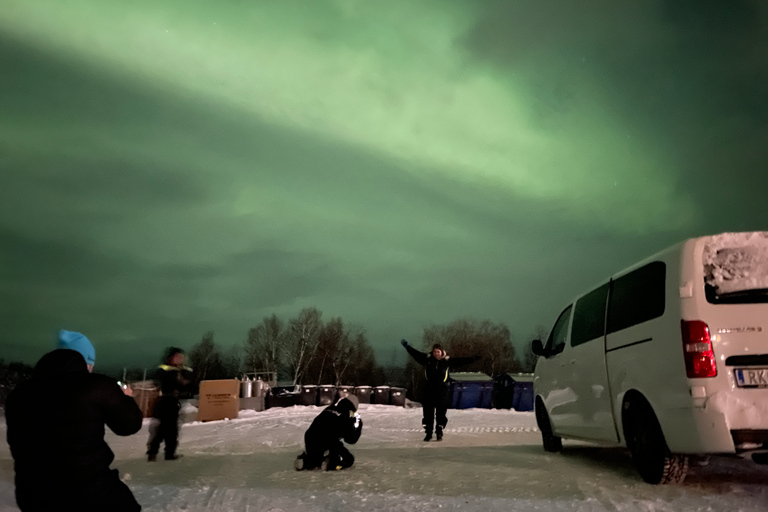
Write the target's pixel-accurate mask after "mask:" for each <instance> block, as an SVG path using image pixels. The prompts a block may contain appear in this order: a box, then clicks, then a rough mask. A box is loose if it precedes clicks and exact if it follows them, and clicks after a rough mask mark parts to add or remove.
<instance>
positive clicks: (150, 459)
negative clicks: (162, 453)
mask: <svg viewBox="0 0 768 512" xmlns="http://www.w3.org/2000/svg"><path fill="white" fill-rule="evenodd" d="M156 460H157V454H156V453H148V454H147V462H155V461H156Z"/></svg>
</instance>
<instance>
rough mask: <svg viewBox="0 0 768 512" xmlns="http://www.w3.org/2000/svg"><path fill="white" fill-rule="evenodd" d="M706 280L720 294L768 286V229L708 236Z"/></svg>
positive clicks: (705, 266) (705, 250) (705, 262)
mask: <svg viewBox="0 0 768 512" xmlns="http://www.w3.org/2000/svg"><path fill="white" fill-rule="evenodd" d="M702 259H703V263H704V275H705V277H704V280H705V281H706V283H707V284H709V285H710V286H713V287H715V288H716V289H717V292H718V293H721V294H722V293H731V292H736V291H741V290H754V289H759V288H768V231H754V232H749V233H723V234H720V235H713V236H710V237H707V238H706V243H705V244H704V252H703V254H702Z"/></svg>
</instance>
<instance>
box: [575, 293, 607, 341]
mask: <svg viewBox="0 0 768 512" xmlns="http://www.w3.org/2000/svg"><path fill="white" fill-rule="evenodd" d="M609 287H610V283H605V284H604V285H603V286H601V287H600V288H597V289H595V290H592V291H591V292H589V293H588V294H586V295H584V296H583V297H582V298H580V299H579V300H578V301H576V310H575V311H574V313H573V327H571V346H572V347H575V346H576V345H581V344H582V343H586V342H588V341H591V340H594V339H596V338H601V337H603V336H605V306H606V303H607V302H608V288H609Z"/></svg>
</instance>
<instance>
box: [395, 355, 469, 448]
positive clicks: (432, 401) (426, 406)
mask: <svg viewBox="0 0 768 512" xmlns="http://www.w3.org/2000/svg"><path fill="white" fill-rule="evenodd" d="M400 343H401V344H402V345H403V346H404V347H405V350H407V351H408V353H409V354H410V355H411V357H413V359H414V360H415V361H416V362H417V363H419V364H420V365H422V366H423V367H424V377H425V379H426V388H425V389H424V396H422V397H421V405H422V409H423V412H424V416H423V418H422V421H421V423H422V425H423V426H424V431H425V432H426V435H425V436H424V441H430V440H431V439H432V428H433V424H435V423H436V424H437V425H436V427H435V434H436V436H437V440H438V441H441V440H442V439H443V429H444V428H445V426H446V425H447V424H448V417H447V416H446V412H447V411H448V404H447V403H446V400H447V397H448V389H449V388H450V383H449V382H448V372H449V370H451V369H453V368H458V367H460V366H464V365H467V364H470V363H473V362H475V361H477V360H478V359H480V356H473V357H450V356H449V355H448V354H446V352H445V350H443V347H442V346H441V345H440V344H438V343H436V344H435V345H433V346H432V352H431V353H430V354H425V353H424V352H421V351H419V350H416V349H415V348H413V347H412V346H410V345H409V344H408V342H407V341H406V340H402V341H400ZM435 412H437V418H435Z"/></svg>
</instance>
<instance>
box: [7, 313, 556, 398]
mask: <svg viewBox="0 0 768 512" xmlns="http://www.w3.org/2000/svg"><path fill="white" fill-rule="evenodd" d="M546 336H547V330H546V329H545V328H544V327H542V326H539V327H537V328H536V330H535V332H534V333H533V335H532V336H530V337H529V338H528V339H527V340H526V343H525V344H524V345H523V350H522V351H521V354H519V357H518V354H517V353H516V351H515V347H514V345H513V343H512V335H511V333H510V330H509V328H508V327H507V326H506V325H504V324H502V323H493V322H490V321H488V320H484V321H478V320H456V321H454V322H451V323H448V324H445V325H430V326H428V327H425V328H424V332H423V334H422V338H421V340H420V341H418V340H412V342H413V344H414V345H415V346H417V347H419V346H420V348H422V349H423V350H424V351H425V352H428V351H429V350H430V349H431V347H432V345H433V344H435V343H440V344H441V345H442V346H443V347H444V348H445V349H446V351H447V352H448V354H450V355H454V356H469V355H479V356H481V359H480V360H479V361H477V362H475V363H473V364H472V365H469V366H467V367H465V368H462V369H461V371H477V372H483V373H486V374H488V375H490V376H491V377H497V376H498V375H500V374H502V373H516V372H532V371H533V369H534V366H535V364H536V356H535V355H533V354H532V353H531V351H530V346H531V343H530V342H531V341H532V340H534V339H540V340H542V341H543V340H545V339H546ZM397 341H398V340H392V344H393V347H395V346H396V347H397V348H393V350H400V348H399V344H397V343H396V342H397ZM394 361H395V358H393V361H392V362H391V363H390V365H389V367H385V366H382V365H379V364H377V362H376V357H375V354H374V351H373V349H372V347H371V345H370V344H369V342H368V338H367V336H366V333H365V329H364V328H363V327H362V326H360V325H357V324H354V323H347V322H344V321H343V320H342V318H341V317H332V318H330V319H329V320H327V321H324V320H323V314H322V312H321V311H320V310H319V309H317V308H316V307H310V308H305V309H303V310H301V311H300V312H299V313H298V314H297V315H296V316H295V317H293V318H289V319H288V320H283V319H282V318H280V317H278V316H277V315H275V314H272V315H270V316H267V317H264V318H263V319H262V320H261V322H260V323H259V324H258V325H256V326H254V327H252V328H250V329H249V330H248V332H247V335H246V337H245V340H244V341H243V343H242V344H241V345H240V346H235V347H231V348H229V349H224V348H222V347H221V346H220V345H217V344H216V342H215V340H214V333H213V331H210V332H207V333H205V335H204V336H203V337H202V339H201V341H200V342H198V343H197V344H195V345H194V346H193V347H192V348H191V349H190V350H189V351H188V364H189V366H191V367H192V368H193V370H194V372H195V380H196V383H199V382H200V381H201V380H211V379H231V378H236V377H239V376H241V375H242V374H243V373H245V372H254V371H268V372H274V373H275V374H276V375H277V376H278V379H280V380H288V381H290V382H292V383H293V384H294V385H295V384H335V385H373V386H376V385H381V384H389V385H393V386H402V387H407V388H408V389H409V390H410V391H413V390H415V389H416V388H417V386H418V385H419V383H420V382H421V380H422V375H423V370H422V368H421V367H420V366H418V365H416V364H415V363H414V361H413V360H412V359H411V358H410V357H409V358H408V362H407V364H406V366H405V368H403V367H402V366H401V365H396V364H395V362H394ZM31 370H32V368H31V367H30V366H28V365H24V364H21V363H3V362H2V361H1V360H0V406H2V403H3V402H4V400H3V398H4V396H5V395H6V394H7V393H8V391H10V389H12V388H13V387H15V385H16V384H18V382H20V381H23V380H26V379H28V378H29V377H30V376H31ZM145 374H146V377H147V378H151V377H152V373H151V371H150V372H147V371H146V370H145V369H144V368H132V369H130V370H128V371H127V373H126V374H125V375H123V374H122V373H121V374H120V375H119V376H117V377H118V378H123V377H124V376H125V378H126V380H128V381H129V382H135V381H139V380H142V379H143V378H144V376H145Z"/></svg>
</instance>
